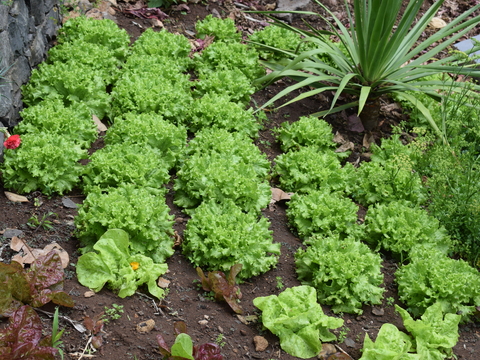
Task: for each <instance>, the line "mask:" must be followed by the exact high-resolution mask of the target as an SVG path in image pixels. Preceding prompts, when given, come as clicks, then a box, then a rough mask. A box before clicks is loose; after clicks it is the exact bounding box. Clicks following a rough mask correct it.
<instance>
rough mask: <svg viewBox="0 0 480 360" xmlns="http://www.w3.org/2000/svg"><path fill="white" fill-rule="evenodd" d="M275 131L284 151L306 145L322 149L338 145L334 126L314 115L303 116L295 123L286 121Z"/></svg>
mask: <svg viewBox="0 0 480 360" xmlns="http://www.w3.org/2000/svg"><path fill="white" fill-rule="evenodd" d="M274 132H275V135H276V138H277V141H279V142H280V146H281V148H282V150H283V151H284V152H287V151H289V150H299V149H300V148H301V147H304V146H312V147H317V148H318V149H319V150H320V151H324V150H328V149H331V148H333V147H335V146H336V144H335V143H334V142H333V133H332V126H331V125H330V124H329V123H327V122H326V121H325V120H322V119H319V118H317V117H313V116H301V117H300V118H299V119H298V121H295V122H293V123H289V122H287V121H285V122H283V123H282V124H281V126H280V127H278V128H276V129H274Z"/></svg>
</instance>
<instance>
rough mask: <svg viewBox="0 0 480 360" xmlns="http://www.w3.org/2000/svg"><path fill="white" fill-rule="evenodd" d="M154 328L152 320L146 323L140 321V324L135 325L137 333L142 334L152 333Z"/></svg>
mask: <svg viewBox="0 0 480 360" xmlns="http://www.w3.org/2000/svg"><path fill="white" fill-rule="evenodd" d="M154 327H155V321H154V320H152V319H149V320H147V321H142V322H141V323H139V324H138V325H137V331H138V332H139V333H142V334H144V333H148V332H150V331H152V330H153V328H154Z"/></svg>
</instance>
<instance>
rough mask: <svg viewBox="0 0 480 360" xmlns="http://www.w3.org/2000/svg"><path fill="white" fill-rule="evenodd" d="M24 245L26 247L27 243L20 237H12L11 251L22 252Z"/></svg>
mask: <svg viewBox="0 0 480 360" xmlns="http://www.w3.org/2000/svg"><path fill="white" fill-rule="evenodd" d="M23 245H25V242H24V241H23V240H22V239H20V238H19V237H18V236H14V237H12V240H11V241H10V249H12V250H13V251H16V252H19V251H20V250H22V247H23Z"/></svg>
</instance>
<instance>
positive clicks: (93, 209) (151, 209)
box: [75, 184, 174, 263]
mask: <svg viewBox="0 0 480 360" xmlns="http://www.w3.org/2000/svg"><path fill="white" fill-rule="evenodd" d="M169 213H170V208H169V207H168V206H167V204H166V203H165V197H164V196H160V195H153V194H152V193H151V191H149V190H148V189H144V188H138V187H135V186H134V185H132V184H121V185H120V186H119V187H118V188H110V189H108V192H104V191H103V190H101V189H99V188H97V189H95V190H92V191H91V192H90V193H89V194H88V195H87V197H86V198H85V200H84V202H83V204H82V205H81V206H80V207H79V210H78V215H77V216H76V217H75V225H76V227H77V236H78V238H79V240H80V241H81V243H82V244H83V245H84V246H85V248H84V250H83V251H84V252H85V251H90V250H91V249H92V248H93V245H94V244H95V243H96V242H97V241H98V239H100V237H101V236H102V235H103V234H104V233H105V232H106V231H107V230H109V229H121V230H124V231H126V232H127V233H128V235H129V237H130V245H129V246H130V251H131V253H132V254H143V255H145V256H149V257H151V258H152V259H153V261H154V262H156V263H163V262H165V260H166V259H167V258H169V257H170V256H171V255H172V254H173V242H174V241H173V237H172V236H173V228H172V226H173V216H172V215H170V214H169Z"/></svg>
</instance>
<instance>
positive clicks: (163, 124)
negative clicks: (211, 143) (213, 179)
mask: <svg viewBox="0 0 480 360" xmlns="http://www.w3.org/2000/svg"><path fill="white" fill-rule="evenodd" d="M105 144H106V145H113V144H124V145H125V146H130V144H137V145H139V146H143V147H145V146H149V147H151V148H152V149H153V150H154V151H156V152H157V153H158V155H159V156H160V157H161V159H162V160H163V162H164V163H166V164H168V168H169V169H171V168H172V167H173V166H174V165H175V164H176V163H177V161H178V159H179V157H180V154H181V153H182V151H183V150H184V148H185V146H186V144H187V130H186V129H185V127H183V126H182V125H178V126H177V125H174V124H172V123H170V122H168V121H166V120H164V119H163V117H162V116H161V115H158V114H155V113H141V114H137V113H126V114H123V115H122V116H120V117H117V118H115V121H114V124H113V125H112V126H110V128H109V129H108V131H107V134H106V136H105Z"/></svg>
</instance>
